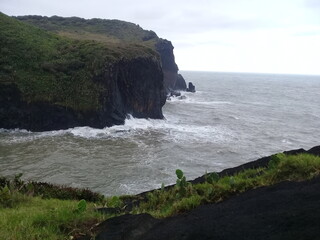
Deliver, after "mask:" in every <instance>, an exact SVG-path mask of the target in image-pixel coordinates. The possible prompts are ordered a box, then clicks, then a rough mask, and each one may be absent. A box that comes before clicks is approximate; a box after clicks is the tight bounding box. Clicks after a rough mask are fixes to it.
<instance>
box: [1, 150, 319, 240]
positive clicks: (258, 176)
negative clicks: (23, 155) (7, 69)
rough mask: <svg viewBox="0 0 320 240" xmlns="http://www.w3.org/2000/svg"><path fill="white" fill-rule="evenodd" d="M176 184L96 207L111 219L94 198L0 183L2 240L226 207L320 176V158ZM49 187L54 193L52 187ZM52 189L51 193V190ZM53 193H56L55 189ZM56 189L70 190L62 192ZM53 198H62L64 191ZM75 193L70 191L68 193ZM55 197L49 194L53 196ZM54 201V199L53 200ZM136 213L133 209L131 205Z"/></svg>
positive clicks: (296, 158)
mask: <svg viewBox="0 0 320 240" xmlns="http://www.w3.org/2000/svg"><path fill="white" fill-rule="evenodd" d="M176 175H177V184H176V185H175V186H172V187H167V188H164V187H162V188H161V189H158V190H154V191H151V192H149V193H146V194H142V195H141V194H140V195H136V196H120V197H117V196H113V197H109V198H100V200H99V201H97V203H96V204H98V205H100V206H106V207H108V208H109V209H110V208H111V209H112V208H113V209H117V211H115V212H114V213H110V214H109V215H102V214H99V213H98V212H97V211H95V207H96V205H94V204H93V203H92V202H91V200H90V198H87V200H85V199H82V200H80V201H75V200H59V199H56V198H60V199H67V198H71V199H74V197H73V194H66V193H65V192H64V193H63V194H57V193H54V194H53V195H51V196H50V195H47V196H46V198H44V196H42V195H41V194H38V195H37V193H36V192H37V191H35V189H36V187H33V188H32V187H28V186H30V183H25V182H23V181H21V180H20V177H21V175H17V176H16V177H15V178H14V179H13V180H10V181H9V180H7V179H5V178H1V179H0V236H1V237H3V239H15V240H16V239H67V238H69V239H70V237H74V236H79V235H81V234H88V235H91V236H94V231H93V230H92V227H93V226H95V224H96V223H98V222H101V221H103V220H105V219H107V218H110V217H114V216H117V215H120V214H124V213H125V212H128V211H129V210H130V211H131V213H132V214H138V213H149V214H151V215H153V216H155V217H158V218H159V217H160V218H163V217H168V216H172V215H175V214H178V213H181V212H184V211H188V210H190V209H193V208H195V207H197V206H199V205H200V204H208V203H217V202H221V201H223V200H225V199H227V198H229V197H230V196H232V195H235V194H239V193H242V192H245V191H248V190H250V189H254V188H258V187H263V186H269V185H273V184H277V183H280V182H283V181H303V180H308V179H312V178H314V177H316V176H319V175H320V157H317V156H314V155H308V154H300V155H284V154H277V155H274V156H273V157H272V160H271V161H270V162H269V165H268V167H264V168H257V169H246V170H243V171H242V172H239V173H237V174H235V175H232V176H224V177H219V174H217V173H210V174H206V182H205V183H201V184H191V183H189V182H187V181H186V178H185V176H184V174H183V172H182V171H181V170H179V169H178V170H177V171H176ZM50 187H53V186H52V185H50ZM50 187H48V189H49V188H50ZM53 188H54V187H53ZM57 189H64V191H68V190H67V189H68V188H63V187H60V188H59V187H58V188H57ZM57 189H56V190H54V191H52V192H59V191H60V190H57ZM69 190H70V191H72V190H71V189H69ZM48 192H50V191H48ZM48 198H49V199H48ZM130 204H131V205H132V206H133V208H131V209H130V208H128V205H130Z"/></svg>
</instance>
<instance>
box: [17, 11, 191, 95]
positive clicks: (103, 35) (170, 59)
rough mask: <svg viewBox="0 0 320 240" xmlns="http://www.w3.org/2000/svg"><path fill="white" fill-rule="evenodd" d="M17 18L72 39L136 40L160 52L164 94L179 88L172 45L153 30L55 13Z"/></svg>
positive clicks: (131, 41) (137, 42) (115, 21)
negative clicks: (49, 15) (55, 14)
mask: <svg viewBox="0 0 320 240" xmlns="http://www.w3.org/2000/svg"><path fill="white" fill-rule="evenodd" d="M17 19H19V20H21V21H24V22H26V23H30V24H32V25H34V26H37V27H40V28H42V29H45V30H48V31H51V32H54V33H57V34H59V35H60V36H65V37H68V38H71V39H78V40H94V41H97V42H103V43H108V44H113V43H125V44H127V43H135V44H139V45H143V46H147V47H150V48H152V49H153V50H155V51H157V52H158V53H159V55H160V58H161V63H162V70H163V74H164V86H165V88H166V91H167V94H168V93H170V92H171V91H172V90H174V89H176V90H178V89H179V88H178V87H177V86H176V82H177V76H178V75H177V71H178V66H177V64H176V63H175V57H174V54H173V46H172V44H171V42H170V41H167V40H165V39H161V38H159V37H158V36H157V35H156V33H155V32H153V31H147V30H144V29H142V28H141V27H140V26H139V25H136V24H134V23H130V22H125V21H120V20H107V19H83V18H78V17H69V18H63V17H58V16H52V17H42V16H19V17H17ZM180 80H181V79H180ZM183 82H185V81H184V80H183Z"/></svg>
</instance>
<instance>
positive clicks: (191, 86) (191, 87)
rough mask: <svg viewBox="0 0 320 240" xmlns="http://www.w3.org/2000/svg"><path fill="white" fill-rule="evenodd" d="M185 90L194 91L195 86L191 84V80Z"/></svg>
mask: <svg viewBox="0 0 320 240" xmlns="http://www.w3.org/2000/svg"><path fill="white" fill-rule="evenodd" d="M187 92H193V93H194V92H196V87H195V86H194V85H193V83H192V82H189V86H188V88H187Z"/></svg>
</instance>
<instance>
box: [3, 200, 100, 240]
mask: <svg viewBox="0 0 320 240" xmlns="http://www.w3.org/2000/svg"><path fill="white" fill-rule="evenodd" d="M77 203H78V202H77V201H70V200H58V199H41V198H39V197H28V199H25V201H24V202H21V203H19V204H18V205H16V206H15V207H13V208H1V207H0V236H1V237H0V238H1V239H6V240H20V239H21V240H26V239H30V240H31V239H32V240H35V239H39V240H40V239H46V240H58V239H60V240H61V239H70V238H69V236H75V235H79V234H86V233H89V232H90V228H91V227H92V226H93V225H94V224H95V223H98V222H101V221H102V220H104V219H105V216H102V215H100V214H98V213H97V212H96V211H94V205H93V204H92V203H91V204H88V207H87V210H86V211H85V212H83V213H79V212H77V211H76V209H77Z"/></svg>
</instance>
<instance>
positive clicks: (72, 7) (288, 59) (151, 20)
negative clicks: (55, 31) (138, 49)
mask: <svg viewBox="0 0 320 240" xmlns="http://www.w3.org/2000/svg"><path fill="white" fill-rule="evenodd" d="M0 11H1V12H3V13H5V14H7V15H10V16H12V15H13V16H17V15H42V16H52V15H58V16H63V17H71V16H77V17H82V18H87V19H89V18H104V19H120V20H124V21H129V22H133V23H136V24H139V25H140V26H141V27H143V28H144V29H147V30H153V31H155V32H156V33H157V35H158V36H159V37H161V38H166V39H168V40H170V41H171V42H172V43H173V45H174V47H175V49H174V54H175V57H176V62H177V64H178V66H179V69H180V70H195V71H219V72H256V73H287V74H312V75H320V0H160V1H152V0H134V1H132V0H131V1H130V0H50V1H49V0H0Z"/></svg>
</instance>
